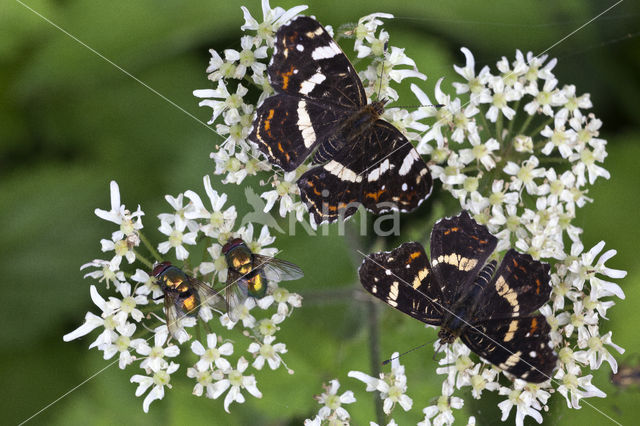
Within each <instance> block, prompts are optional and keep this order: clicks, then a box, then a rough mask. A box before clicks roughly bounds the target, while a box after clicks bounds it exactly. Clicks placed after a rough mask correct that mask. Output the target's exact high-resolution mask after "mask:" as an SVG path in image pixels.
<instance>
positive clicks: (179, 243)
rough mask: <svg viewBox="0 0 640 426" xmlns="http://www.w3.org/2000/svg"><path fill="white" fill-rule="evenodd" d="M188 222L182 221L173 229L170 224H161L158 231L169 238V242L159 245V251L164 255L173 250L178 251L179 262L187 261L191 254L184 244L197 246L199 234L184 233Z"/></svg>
mask: <svg viewBox="0 0 640 426" xmlns="http://www.w3.org/2000/svg"><path fill="white" fill-rule="evenodd" d="M186 225H187V224H186V222H184V221H180V222H176V223H175V227H172V226H171V225H170V224H169V223H168V222H165V221H162V222H160V227H159V228H158V230H159V231H160V232H162V233H163V234H164V235H166V236H168V237H169V240H168V241H165V242H162V243H160V244H158V251H159V252H160V253H162V254H165V253H167V252H168V251H169V250H170V249H171V248H175V249H176V258H177V259H178V260H185V259H186V258H187V257H189V252H188V251H187V249H186V248H185V247H184V246H183V244H191V245H195V244H196V237H197V236H198V233H197V232H186V233H185V232H184V231H185V227H186Z"/></svg>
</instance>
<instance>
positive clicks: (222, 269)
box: [199, 243, 229, 282]
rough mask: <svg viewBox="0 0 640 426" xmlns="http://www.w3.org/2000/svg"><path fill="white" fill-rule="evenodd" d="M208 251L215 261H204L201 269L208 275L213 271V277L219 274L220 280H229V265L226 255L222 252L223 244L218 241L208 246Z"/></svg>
mask: <svg viewBox="0 0 640 426" xmlns="http://www.w3.org/2000/svg"><path fill="white" fill-rule="evenodd" d="M207 252H208V253H209V255H210V256H211V259H213V262H202V263H201V264H200V267H199V269H200V272H201V273H202V275H207V274H209V273H211V272H213V273H214V276H213V279H215V278H216V276H217V279H218V280H219V281H222V282H225V281H227V272H228V270H229V267H228V265H227V260H226V258H225V256H224V255H223V254H222V246H221V245H220V244H218V243H214V244H212V245H211V246H209V247H207Z"/></svg>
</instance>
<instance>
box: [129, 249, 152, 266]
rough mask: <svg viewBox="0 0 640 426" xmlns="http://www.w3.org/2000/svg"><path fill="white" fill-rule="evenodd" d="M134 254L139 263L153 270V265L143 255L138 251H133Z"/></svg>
mask: <svg viewBox="0 0 640 426" xmlns="http://www.w3.org/2000/svg"><path fill="white" fill-rule="evenodd" d="M133 252H134V253H135V254H136V259H138V261H139V262H141V263H144V265H145V266H146V267H147V268H149V269H151V268H153V263H152V262H151V261H149V259H147V258H146V257H144V256H143V255H141V254H140V253H139V252H138V250H133Z"/></svg>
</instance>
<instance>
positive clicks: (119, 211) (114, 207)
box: [95, 180, 144, 241]
mask: <svg viewBox="0 0 640 426" xmlns="http://www.w3.org/2000/svg"><path fill="white" fill-rule="evenodd" d="M110 190H111V210H109V211H107V210H102V209H95V214H96V216H98V217H99V218H100V219H104V220H107V221H109V222H113V223H115V224H116V225H120V230H118V231H116V232H114V233H113V235H112V236H111V237H112V239H113V240H114V241H117V240H121V239H124V238H126V237H128V236H129V235H133V234H135V233H136V232H137V231H138V230H140V229H142V220H141V217H142V216H144V213H143V212H142V210H140V206H138V210H136V211H135V212H134V213H130V212H129V211H128V210H127V209H126V207H125V206H124V204H120V188H119V187H118V183H117V182H116V181H114V180H112V181H111V183H110Z"/></svg>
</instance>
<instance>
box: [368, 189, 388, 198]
mask: <svg viewBox="0 0 640 426" xmlns="http://www.w3.org/2000/svg"><path fill="white" fill-rule="evenodd" d="M385 192H386V191H385V190H384V189H381V190H380V191H377V192H367V193H366V194H365V197H367V198H372V199H373V200H374V201H378V199H379V198H380V196H381V195H382V194H384V193H385Z"/></svg>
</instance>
